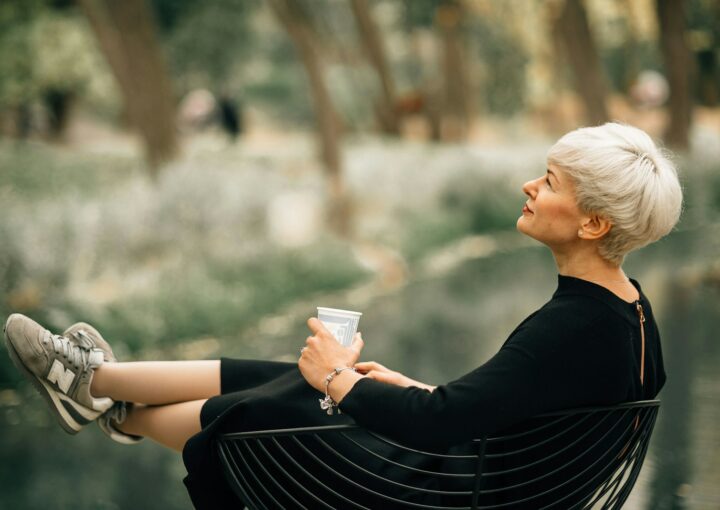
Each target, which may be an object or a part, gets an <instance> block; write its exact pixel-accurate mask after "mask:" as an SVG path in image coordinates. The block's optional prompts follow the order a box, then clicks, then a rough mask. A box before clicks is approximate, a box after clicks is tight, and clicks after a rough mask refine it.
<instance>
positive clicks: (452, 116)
mask: <svg viewBox="0 0 720 510" xmlns="http://www.w3.org/2000/svg"><path fill="white" fill-rule="evenodd" d="M462 19H463V9H462V6H461V5H460V3H459V2H458V1H457V0H446V1H444V2H443V3H442V4H441V5H440V6H439V7H438V8H437V11H436V13H435V22H436V24H437V26H438V27H439V28H440V33H441V35H442V44H443V74H444V77H445V82H444V91H443V101H442V104H443V108H442V121H441V123H442V125H441V130H442V138H443V139H446V140H456V141H457V140H462V139H464V138H465V137H466V136H467V131H468V124H469V122H470V100H469V98H468V92H469V87H468V79H467V70H466V68H465V56H464V51H463V42H462V34H461V31H460V28H461V27H460V24H461V21H462Z"/></svg>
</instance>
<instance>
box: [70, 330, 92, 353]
mask: <svg viewBox="0 0 720 510" xmlns="http://www.w3.org/2000/svg"><path fill="white" fill-rule="evenodd" d="M72 337H73V339H74V340H75V342H76V343H77V344H78V345H79V346H80V347H82V348H83V349H86V350H90V349H92V348H93V347H95V343H94V342H93V341H92V339H91V338H90V335H88V334H87V332H86V331H85V330H84V329H79V330H77V331H73V332H72Z"/></svg>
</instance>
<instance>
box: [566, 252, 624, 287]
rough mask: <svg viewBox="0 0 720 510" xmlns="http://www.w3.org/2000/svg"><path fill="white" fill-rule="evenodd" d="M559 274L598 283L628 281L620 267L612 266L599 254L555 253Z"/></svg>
mask: <svg viewBox="0 0 720 510" xmlns="http://www.w3.org/2000/svg"><path fill="white" fill-rule="evenodd" d="M553 255H554V256H555V263H556V264H557V268H558V273H560V274H561V275H563V276H573V277H575V278H581V279H583V280H588V281H591V282H596V283H603V284H611V283H622V282H625V281H627V276H626V275H625V273H624V272H623V270H622V268H621V267H620V266H616V265H614V264H611V263H610V262H608V261H607V260H605V259H603V258H602V257H600V256H599V255H598V254H597V252H588V251H586V250H577V251H573V252H569V253H558V252H553Z"/></svg>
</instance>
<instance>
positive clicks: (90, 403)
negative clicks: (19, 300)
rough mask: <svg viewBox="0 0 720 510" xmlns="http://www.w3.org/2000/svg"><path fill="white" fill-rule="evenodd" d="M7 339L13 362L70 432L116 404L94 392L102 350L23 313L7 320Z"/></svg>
mask: <svg viewBox="0 0 720 510" xmlns="http://www.w3.org/2000/svg"><path fill="white" fill-rule="evenodd" d="M5 343H6V344H7V348H8V354H9V355H10V359H11V360H12V362H13V364H14V365H15V366H16V367H17V369H18V370H20V371H21V372H22V373H24V374H25V375H26V376H27V377H28V379H29V380H30V382H32V383H33V385H34V386H35V388H36V389H37V390H38V392H39V393H40V395H42V397H43V398H45V400H46V401H47V402H48V404H49V405H50V410H51V411H52V412H53V414H54V415H55V417H56V418H57V420H58V422H59V423H60V426H61V427H62V428H63V429H64V430H65V431H66V432H68V433H70V434H76V433H77V432H79V431H80V429H82V428H83V427H84V426H85V425H87V424H88V423H90V422H91V421H94V420H96V419H97V418H98V417H99V416H100V415H101V414H103V413H104V412H105V411H107V410H108V409H109V408H110V407H112V405H113V403H114V402H113V400H112V399H111V398H107V397H102V398H95V397H93V396H92V395H91V394H90V384H91V382H92V377H93V373H94V369H95V368H97V367H99V366H100V365H101V364H102V363H103V352H102V351H101V350H99V349H86V348H83V347H80V346H79V345H75V344H74V343H73V342H71V341H70V340H69V339H67V338H65V337H63V336H60V335H53V334H52V333H51V332H50V331H48V330H47V329H45V328H43V327H42V326H41V325H40V324H38V323H37V322H35V321H33V320H32V319H29V318H28V317H25V316H24V315H21V314H19V313H14V314H12V315H11V316H10V317H8V320H7V322H6V323H5Z"/></svg>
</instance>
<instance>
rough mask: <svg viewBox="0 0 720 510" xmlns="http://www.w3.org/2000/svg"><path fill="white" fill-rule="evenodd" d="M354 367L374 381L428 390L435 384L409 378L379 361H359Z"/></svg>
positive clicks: (431, 389)
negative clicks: (431, 384)
mask: <svg viewBox="0 0 720 510" xmlns="http://www.w3.org/2000/svg"><path fill="white" fill-rule="evenodd" d="M355 368H356V369H357V371H358V372H360V373H361V374H365V375H366V376H367V377H369V378H370V379H375V380H376V381H380V382H384V383H388V384H394V385H395V386H403V387H408V386H417V387H418V388H423V389H425V390H429V391H433V390H434V389H435V386H430V385H429V384H425V383H421V382H420V381H416V380H414V379H410V378H409V377H407V376H405V375H403V374H401V373H400V372H395V371H394V370H390V369H389V368H387V367H385V366H384V365H381V364H380V363H377V362H376V361H361V362H359V363H355Z"/></svg>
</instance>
